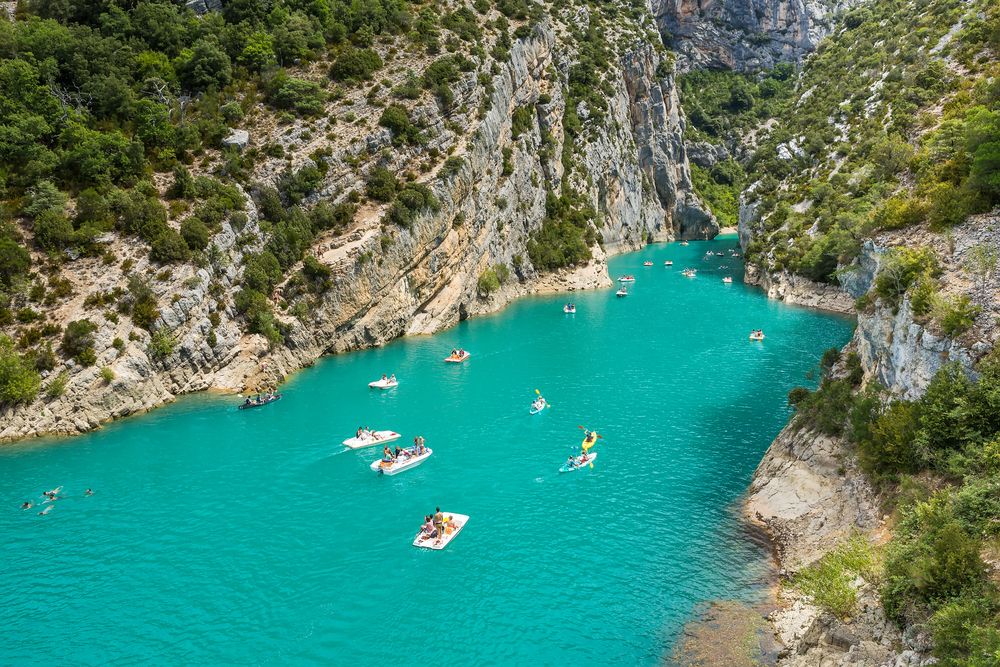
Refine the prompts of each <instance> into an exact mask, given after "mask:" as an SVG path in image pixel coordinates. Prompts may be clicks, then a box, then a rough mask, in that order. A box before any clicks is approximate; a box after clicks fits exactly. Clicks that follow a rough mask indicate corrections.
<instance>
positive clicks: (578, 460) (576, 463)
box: [559, 452, 597, 472]
mask: <svg viewBox="0 0 1000 667" xmlns="http://www.w3.org/2000/svg"><path fill="white" fill-rule="evenodd" d="M596 459H597V453H596V452H594V453H593V454H590V453H588V454H587V460H586V461H584V460H583V456H576V457H574V458H573V463H572V465H571V464H569V463H566V464H564V465H563V467H562V468H559V472H573V471H574V470H579V469H580V468H583V467H586V466H589V465H590V464H591V463H593V462H594V461H595V460H596Z"/></svg>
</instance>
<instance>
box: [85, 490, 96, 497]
mask: <svg viewBox="0 0 1000 667" xmlns="http://www.w3.org/2000/svg"><path fill="white" fill-rule="evenodd" d="M83 495H85V496H92V495H94V492H93V491H91V490H90V489H87V492H86V493H85V494H83Z"/></svg>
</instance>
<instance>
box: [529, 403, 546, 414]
mask: <svg viewBox="0 0 1000 667" xmlns="http://www.w3.org/2000/svg"><path fill="white" fill-rule="evenodd" d="M547 407H549V404H548V403H542V407H540V408H536V407H535V404H534V403H532V404H531V407H530V408H528V414H531V415H537V414H538V413H539V412H541V411H542V410H544V409H545V408H547Z"/></svg>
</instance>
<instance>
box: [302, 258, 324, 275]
mask: <svg viewBox="0 0 1000 667" xmlns="http://www.w3.org/2000/svg"><path fill="white" fill-rule="evenodd" d="M302 273H304V274H305V275H306V276H307V277H308V278H310V279H311V280H324V279H326V278H329V277H330V267H328V266H327V265H326V264H323V263H321V262H320V261H319V260H318V259H316V258H315V257H313V256H312V255H306V257H305V259H304V260H302Z"/></svg>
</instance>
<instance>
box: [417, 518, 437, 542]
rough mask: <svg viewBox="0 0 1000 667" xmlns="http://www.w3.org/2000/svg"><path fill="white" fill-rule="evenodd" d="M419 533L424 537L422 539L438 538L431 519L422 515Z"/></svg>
mask: <svg viewBox="0 0 1000 667" xmlns="http://www.w3.org/2000/svg"><path fill="white" fill-rule="evenodd" d="M420 532H421V533H423V534H424V535H426V537H425V538H424V539H434V538H435V537H437V536H438V532H437V529H436V528H435V527H434V523H433V522H432V521H431V517H429V516H427V515H424V525H422V526H421V527H420Z"/></svg>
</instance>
